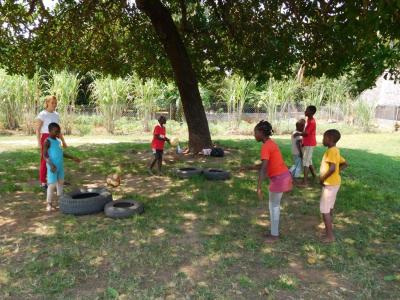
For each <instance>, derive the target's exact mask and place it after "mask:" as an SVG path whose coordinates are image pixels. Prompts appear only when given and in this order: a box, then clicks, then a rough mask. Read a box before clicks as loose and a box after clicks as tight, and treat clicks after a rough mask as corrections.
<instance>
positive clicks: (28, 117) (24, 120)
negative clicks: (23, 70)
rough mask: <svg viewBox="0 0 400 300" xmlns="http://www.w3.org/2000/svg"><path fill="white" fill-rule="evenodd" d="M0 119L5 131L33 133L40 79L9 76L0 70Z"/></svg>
mask: <svg viewBox="0 0 400 300" xmlns="http://www.w3.org/2000/svg"><path fill="white" fill-rule="evenodd" d="M0 87H1V88H0V106H1V113H0V117H1V119H2V123H3V125H4V127H5V128H6V129H12V130H15V129H23V130H24V131H25V132H26V133H28V134H29V133H32V132H33V121H34V118H35V114H36V112H37V107H38V105H39V99H40V94H41V93H40V77H39V74H38V73H36V74H35V75H34V76H33V78H28V77H27V76H25V75H9V74H7V73H6V72H5V71H4V70H2V69H0Z"/></svg>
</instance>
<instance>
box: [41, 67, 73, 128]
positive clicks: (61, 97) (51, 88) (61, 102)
mask: <svg viewBox="0 0 400 300" xmlns="http://www.w3.org/2000/svg"><path fill="white" fill-rule="evenodd" d="M50 75H51V76H50V79H49V81H48V83H47V92H48V93H49V94H50V95H54V96H56V97H57V100H58V101H57V111H58V112H59V113H60V117H61V123H62V127H63V128H62V130H63V132H64V133H65V134H71V133H72V128H73V123H74V119H75V118H74V110H75V102H76V98H77V97H78V92H79V82H80V79H79V77H78V75H77V74H75V73H71V72H68V71H66V70H63V71H61V72H55V71H51V72H50Z"/></svg>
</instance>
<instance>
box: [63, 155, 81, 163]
mask: <svg viewBox="0 0 400 300" xmlns="http://www.w3.org/2000/svg"><path fill="white" fill-rule="evenodd" d="M64 157H65V158H69V159H72V160H73V161H74V162H76V163H78V164H79V163H80V162H81V160H80V159H79V158H76V157H75V156H72V155H69V154H67V153H64Z"/></svg>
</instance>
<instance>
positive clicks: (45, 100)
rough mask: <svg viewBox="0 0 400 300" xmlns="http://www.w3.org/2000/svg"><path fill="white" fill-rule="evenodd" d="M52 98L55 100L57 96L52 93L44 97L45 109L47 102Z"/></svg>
mask: <svg viewBox="0 0 400 300" xmlns="http://www.w3.org/2000/svg"><path fill="white" fill-rule="evenodd" d="M53 99H54V100H56V101H57V97H56V96H54V95H49V96H46V98H44V108H45V109H47V106H48V104H49V102H50V101H51V100H53Z"/></svg>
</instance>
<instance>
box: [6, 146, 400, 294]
mask: <svg viewBox="0 0 400 300" xmlns="http://www.w3.org/2000/svg"><path fill="white" fill-rule="evenodd" d="M278 143H279V144H280V145H281V148H282V152H283V155H284V157H285V159H286V161H287V162H288V159H289V155H290V152H289V151H290V148H289V143H288V142H287V141H281V140H278ZM221 144H222V145H223V146H224V145H225V144H224V142H222V143H221ZM226 145H227V146H228V147H231V148H233V149H234V150H235V151H236V152H234V153H235V155H231V156H229V155H228V156H227V157H226V158H225V159H223V160H215V159H214V160H209V161H206V162H202V161H198V160H196V159H194V160H192V161H180V162H178V163H177V164H176V166H177V167H178V166H181V165H182V166H183V165H186V164H199V165H201V166H203V167H206V166H212V167H222V168H226V169H229V168H231V167H236V166H240V165H241V164H249V163H251V162H253V161H254V160H255V159H256V158H257V157H258V152H259V146H260V145H258V144H256V143H255V142H253V141H244V142H227V143H226ZM135 146H136V145H134V146H132V147H135ZM130 147H131V146H130V145H107V146H97V145H96V147H93V148H92V147H88V148H87V147H79V149H78V150H75V151H76V152H80V153H81V154H82V155H83V156H84V157H86V158H98V159H99V161H101V162H102V161H107V165H106V166H103V165H102V164H101V163H100V164H98V165H96V164H94V163H93V162H95V161H91V165H90V166H89V168H88V169H85V170H87V174H89V176H88V177H87V178H86V177H85V178H84V179H83V180H84V181H85V180H88V181H86V182H89V181H90V180H92V179H91V176H90V174H96V176H99V179H98V180H99V183H100V182H101V178H104V176H105V175H106V174H108V172H109V171H110V169H112V168H114V167H115V166H120V165H121V164H124V163H127V162H129V159H132V160H133V158H132V156H130V155H127V153H129V151H131V150H130ZM140 147H141V146H139V150H141V149H145V148H144V146H143V148H140ZM89 148H90V151H89V150H87V149H89ZM135 149H136V148H135ZM323 150H324V149H322V148H317V149H316V155H315V158H316V160H317V158H318V157H321V156H322V153H323ZM87 152H89V153H87ZM342 154H343V156H345V157H346V158H347V159H348V160H349V163H350V168H349V170H348V171H346V172H345V173H344V174H343V186H342V189H341V192H340V193H339V197H338V201H337V205H336V212H337V217H336V219H335V226H336V227H335V231H336V233H337V236H338V240H339V242H338V243H337V244H336V245H332V246H325V245H321V244H320V243H319V241H318V238H317V237H316V234H315V233H316V231H317V230H316V228H315V226H316V225H318V223H319V209H318V207H319V205H318V202H319V188H318V186H314V187H312V188H310V189H297V188H296V189H295V190H294V191H293V192H291V193H288V194H287V195H285V197H284V200H283V203H282V220H281V229H282V233H283V240H282V242H281V243H279V244H277V245H272V246H271V245H265V244H264V243H263V237H262V233H263V232H265V231H266V230H267V226H268V224H269V223H268V213H267V203H266V201H264V202H263V203H260V202H258V200H257V198H256V195H255V192H254V190H255V185H256V173H255V172H245V173H244V174H241V173H239V172H234V173H233V179H231V180H229V181H224V182H210V181H206V180H205V179H204V178H202V177H198V178H193V179H190V180H178V179H176V178H174V177H167V178H168V179H167V181H162V184H165V185H169V186H167V187H165V189H164V190H163V189H160V191H158V192H157V193H155V191H154V189H155V187H154V183H153V181H151V182H149V181H146V180H145V179H144V177H143V174H145V173H144V172H145V166H143V165H140V163H137V162H135V161H131V162H130V164H129V166H127V167H125V169H124V171H123V172H124V176H125V177H126V176H127V175H129V174H133V175H132V177H131V179H129V180H133V181H134V180H135V179H137V180H138V181H139V180H141V181H140V182H139V184H138V185H137V186H136V188H132V189H128V188H126V189H125V187H123V188H120V189H116V190H115V193H116V194H117V195H118V197H131V198H135V199H138V200H140V201H142V202H143V203H144V204H145V214H143V215H141V216H135V217H131V218H128V219H124V220H114V219H109V218H105V217H104V215H102V214H98V215H93V216H83V217H73V216H63V215H61V214H58V213H56V214H53V215H51V217H49V218H43V214H42V209H41V208H39V207H41V205H42V203H41V202H40V201H41V200H40V199H41V197H43V196H38V195H37V194H35V193H32V192H24V191H20V192H19V193H20V194H19V196H18V194H14V193H13V194H12V195H13V196H12V197H9V196H10V195H11V194H2V195H1V196H2V199H1V205H2V207H3V209H2V210H1V212H0V213H1V216H2V217H6V218H11V219H12V220H11V221H12V222H15V223H18V222H21V218H24V219H25V222H26V223H25V225H24V226H22V227H21V228H24V230H23V231H15V232H13V231H12V230H11V229H12V228H11V227H7V226H8V225H7V224H9V223H7V224H3V225H2V226H0V227H1V228H0V231H1V232H2V234H3V235H2V247H1V251H2V252H1V254H2V255H1V263H2V265H8V266H9V268H7V270H6V272H7V273H6V277H5V278H8V283H6V284H3V283H1V282H0V284H3V285H4V286H5V289H4V290H3V291H6V292H7V293H9V295H11V296H12V297H14V298H18V297H24V296H27V295H31V294H32V293H33V294H34V295H36V296H37V297H38V298H40V297H41V296H45V295H54V296H57V295H58V296H61V295H63V296H70V297H78V296H79V297H93V295H95V294H96V295H100V296H101V295H103V296H104V295H105V296H104V297H106V295H107V287H112V288H113V289H116V290H117V291H119V292H120V293H127V294H130V293H132V294H135V295H138V297H167V296H168V295H173V296H176V297H179V296H185V295H191V296H193V297H199V298H202V297H203V298H205V297H206V296H209V297H211V298H213V297H217V296H224V297H228V298H241V297H242V298H263V297H265V293H266V292H265V288H267V290H268V291H269V293H271V294H274V295H275V296H277V297H278V298H279V297H283V298H284V297H288V296H291V297H293V296H294V295H303V296H304V297H316V296H317V295H319V293H320V292H324V293H325V294H326V295H328V296H329V295H331V296H332V297H333V296H334V295H335V291H337V290H338V288H339V287H341V288H343V289H342V290H341V292H339V293H340V295H341V296H342V297H350V296H352V295H354V293H356V292H357V293H358V292H362V293H364V294H363V295H364V296H369V297H371V296H374V295H378V294H379V295H387V296H389V297H390V295H393V293H395V292H396V286H395V284H394V283H393V282H384V281H383V279H382V278H383V276H384V275H386V274H391V273H393V274H394V272H396V269H398V261H400V260H399V259H398V253H397V251H396V243H397V242H398V241H397V242H396V239H398V237H396V232H399V228H398V224H399V222H398V208H399V205H398V204H399V203H398V201H399V200H398V199H399V198H398V197H397V195H398V185H397V186H396V185H395V183H396V178H395V177H393V176H392V175H393V174H395V172H396V171H398V170H399V169H400V168H399V161H398V159H396V158H393V157H387V156H384V155H378V154H371V153H367V152H364V151H359V150H352V149H342ZM21 155H22V156H23V155H24V153H22V154H21ZM29 155H31V154H29ZM126 155H127V156H126ZM0 158H1V154H0ZM68 167H69V168H71V169H72V170H78V172H82V171H83V170H82V171H81V170H79V168H80V167H79V168H78V169H77V167H76V166H75V165H73V164H70V165H68ZM364 170H374V172H369V173H365V171H364ZM2 171H3V170H2ZM21 172H24V170H21ZM92 176H93V175H92ZM96 178H97V177H96ZM128 178H129V177H128ZM385 178H387V180H386V179H385ZM397 178H398V177H397ZM81 179H82V178H77V177H75V176H74V177H73V178H71V181H72V182H73V183H78V181H80V180H81ZM157 180H159V179H157V178H154V181H157ZM127 181H128V180H127ZM159 181H160V180H159ZM169 181H170V183H173V184H170V183H168V182H169ZM128 186H133V184H130V185H127V186H126V187H128ZM146 188H147V192H146ZM376 203H379V210H377V209H376ZM12 211H14V212H16V211H18V212H19V213H21V214H20V215H18V216H13V215H11V214H10V213H11V212H12ZM41 214H42V215H41ZM360 215H361V218H360ZM396 215H397V217H396ZM4 226H6V227H4ZM4 234H6V235H7V237H6V238H4V237H5V236H4ZM77 266H79V268H77ZM339 274H340V275H339ZM349 274H352V275H349ZM343 277H344V278H345V279H346V280H343ZM16 287H18V288H19V289H17V288H16ZM397 290H398V288H397ZM260 293H261V294H260ZM336 296H337V295H336Z"/></svg>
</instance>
